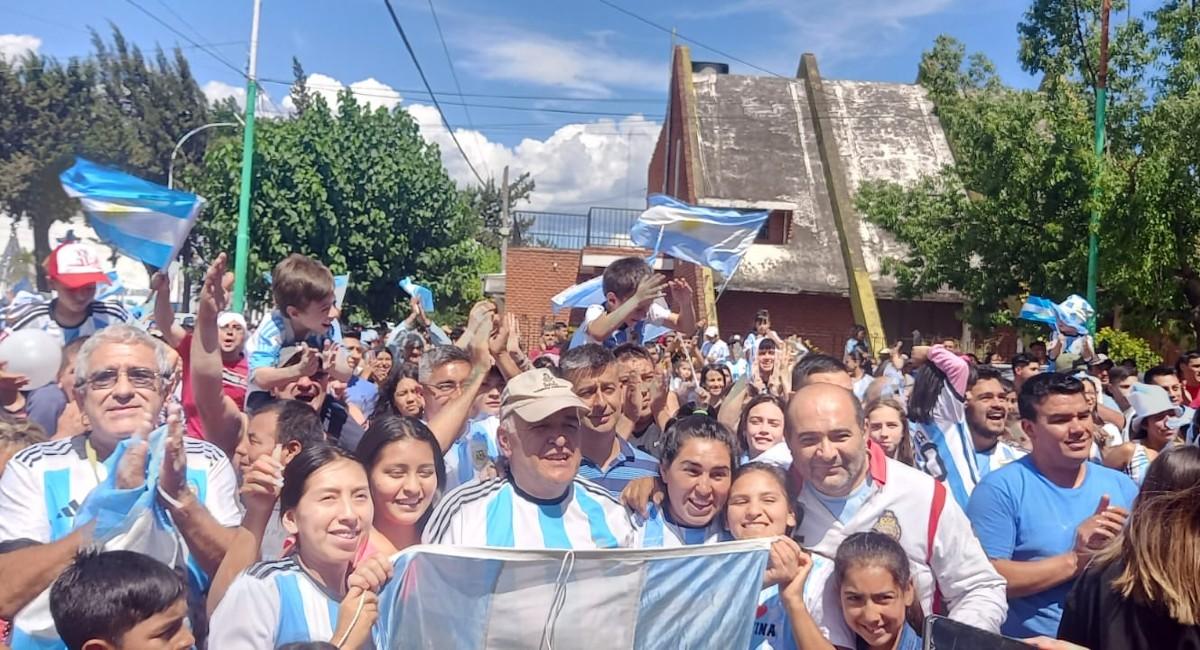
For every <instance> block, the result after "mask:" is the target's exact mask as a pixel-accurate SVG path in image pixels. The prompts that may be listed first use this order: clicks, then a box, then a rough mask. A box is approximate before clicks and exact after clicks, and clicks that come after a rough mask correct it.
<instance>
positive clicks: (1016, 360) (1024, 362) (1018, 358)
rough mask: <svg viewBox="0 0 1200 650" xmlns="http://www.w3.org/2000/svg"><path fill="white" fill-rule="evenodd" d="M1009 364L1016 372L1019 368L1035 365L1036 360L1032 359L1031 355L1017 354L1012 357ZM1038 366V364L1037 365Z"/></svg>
mask: <svg viewBox="0 0 1200 650" xmlns="http://www.w3.org/2000/svg"><path fill="white" fill-rule="evenodd" d="M1010 363H1011V365H1012V369H1013V370H1017V369H1019V368H1024V367H1025V366H1028V365H1029V364H1031V363H1032V364H1037V363H1038V360H1037V359H1034V358H1033V355H1032V354H1028V353H1026V352H1018V353H1016V354H1014V355H1013V356H1012V359H1011V360H1010ZM1038 365H1040V364H1038Z"/></svg>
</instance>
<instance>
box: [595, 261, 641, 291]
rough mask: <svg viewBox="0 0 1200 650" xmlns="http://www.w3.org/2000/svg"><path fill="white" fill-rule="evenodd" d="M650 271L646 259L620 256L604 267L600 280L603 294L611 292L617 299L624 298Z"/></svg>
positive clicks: (635, 289)
mask: <svg viewBox="0 0 1200 650" xmlns="http://www.w3.org/2000/svg"><path fill="white" fill-rule="evenodd" d="M651 273H652V271H651V270H650V265H649V264H647V263H646V260H644V259H642V258H640V257H622V258H621V259H619V260H617V261H615V262H613V263H612V264H609V265H608V268H606V269H604V279H603V280H601V283H602V284H603V288H604V295H606V296H607V295H608V294H610V293H611V294H613V295H615V296H616V297H617V299H618V300H625V299H626V298H628V297H630V296H632V295H633V293H634V292H635V291H637V287H638V284H639V283H641V281H642V279H643V278H645V277H646V276H647V275H650V274H651Z"/></svg>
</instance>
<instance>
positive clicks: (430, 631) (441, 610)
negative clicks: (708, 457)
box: [373, 539, 771, 650]
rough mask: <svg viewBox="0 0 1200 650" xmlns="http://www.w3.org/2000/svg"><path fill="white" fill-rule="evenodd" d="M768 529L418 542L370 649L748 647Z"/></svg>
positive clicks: (383, 599) (398, 564)
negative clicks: (709, 534) (641, 540)
mask: <svg viewBox="0 0 1200 650" xmlns="http://www.w3.org/2000/svg"><path fill="white" fill-rule="evenodd" d="M770 547H771V540H770V539H756V540H747V541H740V542H730V543H724V544H711V545H706V546H689V547H682V548H674V549H654V550H589V551H567V550H507V549H493V548H465V547H449V546H415V547H412V548H409V549H407V550H405V551H404V552H402V553H400V554H398V555H396V556H395V557H394V558H393V561H394V565H395V574H394V575H395V577H393V578H392V580H391V581H390V582H389V583H388V585H387V586H386V587H384V590H383V592H382V593H381V594H380V595H379V619H378V620H377V621H376V624H375V628H374V630H373V634H374V641H375V647H376V648H390V649H392V650H416V649H418V648H427V647H432V646H430V645H429V644H430V640H431V639H437V646H438V647H444V648H459V649H461V650H482V649H483V648H489V649H492V648H501V649H507V648H512V649H517V648H555V650H569V649H573V648H579V649H584V648H589V649H590V648H596V647H605V648H634V649H636V650H656V649H659V648H662V649H664V650H666V649H668V648H669V649H671V650H674V649H676V648H746V647H749V645H750V636H751V634H752V633H753V631H754V627H753V626H754V621H755V614H756V610H757V608H758V596H759V591H760V589H761V588H762V587H761V585H762V576H763V572H764V571H765V569H766V567H767V555H768V553H769V551H770Z"/></svg>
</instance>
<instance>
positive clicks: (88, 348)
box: [75, 323, 175, 393]
mask: <svg viewBox="0 0 1200 650" xmlns="http://www.w3.org/2000/svg"><path fill="white" fill-rule="evenodd" d="M106 345H141V346H145V347H147V348H150V349H151V350H153V351H154V362H155V363H156V364H158V374H159V375H160V376H161V377H163V378H164V379H165V378H166V377H169V376H171V373H172V372H174V371H175V364H174V363H171V360H170V359H169V358H168V357H167V346H165V345H163V343H162V342H161V341H159V340H158V339H156V338H154V337H153V336H150V335H149V334H147V333H146V331H145V330H143V329H141V328H139V327H137V326H135V325H130V324H129V323H118V324H116V325H110V326H108V327H106V328H104V329H102V330H100V331H99V332H96V333H95V334H93V335H92V336H91V337H90V338H88V340H87V342H86V343H84V344H83V347H81V348H79V356H78V357H76V359H75V383H76V387H75V391H76V392H79V393H82V392H83V385H82V384H80V381H81V380H85V379H86V378H87V377H88V376H90V375H91V374H92V355H93V354H95V353H96V350H98V349H100V348H101V347H104V346H106Z"/></svg>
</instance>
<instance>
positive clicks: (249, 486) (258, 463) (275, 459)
mask: <svg viewBox="0 0 1200 650" xmlns="http://www.w3.org/2000/svg"><path fill="white" fill-rule="evenodd" d="M282 457H283V447H282V446H281V445H275V449H274V450H273V451H272V452H271V454H270V455H267V454H263V455H262V456H259V457H258V459H257V460H255V461H254V463H253V464H252V465H251V466H250V470H249V471H248V472H246V473H245V474H244V475H243V476H242V490H241V493H242V505H244V506H245V507H246V511H247V512H256V513H258V514H260V515H262V514H266V515H268V516H269V515H270V513H271V511H272V510H274V509H275V501H276V500H277V499H279V492H280V490H282V489H283V461H282Z"/></svg>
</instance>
